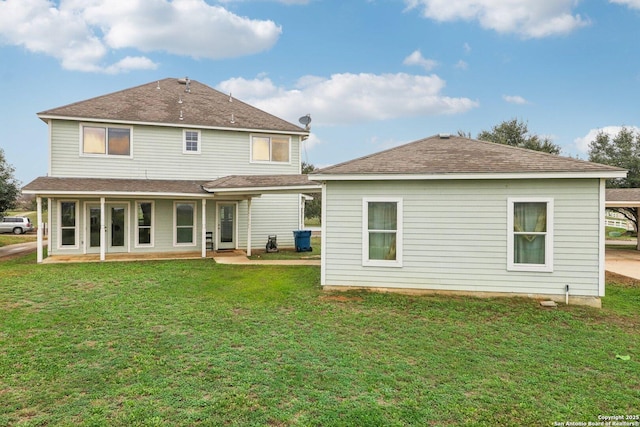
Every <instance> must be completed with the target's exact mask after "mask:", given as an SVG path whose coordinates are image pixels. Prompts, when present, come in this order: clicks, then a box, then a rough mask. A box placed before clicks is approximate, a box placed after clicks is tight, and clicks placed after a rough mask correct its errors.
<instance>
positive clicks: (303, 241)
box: [293, 230, 313, 252]
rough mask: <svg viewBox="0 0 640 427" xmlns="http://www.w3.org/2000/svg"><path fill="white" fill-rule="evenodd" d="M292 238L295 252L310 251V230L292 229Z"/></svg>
mask: <svg viewBox="0 0 640 427" xmlns="http://www.w3.org/2000/svg"><path fill="white" fill-rule="evenodd" d="M293 240H294V241H295V245H296V252H311V251H312V250H313V248H312V247H311V230H294V231H293Z"/></svg>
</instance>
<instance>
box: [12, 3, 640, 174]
mask: <svg viewBox="0 0 640 427" xmlns="http://www.w3.org/2000/svg"><path fill="white" fill-rule="evenodd" d="M639 41H640V0H599V1H598V0H587V1H578V0H404V1H403V0H395V1H392V0H349V1H321V0H221V1H214V0H206V1H205V0H173V1H169V0H128V1H126V2H123V1H121V0H60V1H50V0H0V93H1V94H2V98H3V100H2V102H0V147H2V149H3V150H4V151H5V155H6V157H7V160H8V162H9V163H10V164H11V165H13V166H14V167H15V169H16V171H15V176H16V178H17V179H19V180H20V181H22V183H23V184H27V183H28V182H29V181H31V180H32V179H34V178H35V177H37V176H44V175H46V174H47V171H48V134H47V126H46V125H45V124H44V123H43V122H42V121H40V120H39V119H38V118H37V117H36V114H37V113H38V112H40V111H43V110H46V109H50V108H54V107H58V106H62V105H66V104H69V103H72V102H76V101H81V100H85V99H89V98H91V97H94V96H99V95H102V94H106V93H110V92H113V91H117V90H122V89H126V88H128V87H132V86H136V85H139V84H144V83H148V82H152V81H155V80H158V79H161V78H165V77H185V76H188V77H189V78H191V79H194V80H198V81H200V82H202V83H205V84H207V85H209V86H212V87H214V88H217V89H219V90H222V91H223V92H231V93H232V94H233V96H234V97H237V98H239V99H242V100H243V101H246V102H249V103H251V104H253V105H255V106H257V107H259V108H262V109H264V110H266V111H268V112H270V113H273V114H275V115H277V116H280V117H282V118H284V119H287V120H289V121H291V122H293V123H297V121H298V118H299V117H300V116H303V115H305V114H307V113H309V114H311V117H312V119H313V121H312V123H311V131H312V135H311V138H309V140H308V141H307V142H306V143H305V147H304V154H303V159H304V160H305V161H307V162H309V163H312V164H314V165H316V166H328V165H331V164H334V163H338V162H341V161H345V160H349V159H352V158H355V157H359V156H362V155H366V154H369V153H373V152H376V151H379V150H382V149H386V148H389V147H392V146H395V145H399V144H402V143H406V142H410V141H414V140H417V139H420V138H423V137H427V136H431V135H433V134H437V133H456V132H457V131H459V130H461V131H464V132H470V133H471V135H472V136H473V137H475V136H476V135H477V134H478V133H479V132H480V131H482V130H489V129H491V128H492V127H493V126H495V125H497V124H499V123H501V122H502V121H505V120H509V119H512V118H518V119H520V120H523V121H526V122H528V125H529V129H530V131H532V132H533V133H536V134H538V135H541V136H547V137H549V138H551V139H552V140H553V141H554V142H555V143H556V144H559V145H560V146H561V147H562V149H563V154H564V155H571V156H577V157H581V158H586V157H587V147H588V142H589V141H590V140H591V139H592V138H593V137H594V136H595V134H596V133H597V132H598V131H599V130H604V131H606V132H611V133H616V132H617V130H618V129H619V127H620V126H628V127H634V128H635V127H637V126H640V115H639V108H638V105H640V43H639Z"/></svg>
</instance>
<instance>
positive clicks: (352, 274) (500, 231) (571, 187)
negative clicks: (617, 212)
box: [323, 179, 599, 296]
mask: <svg viewBox="0 0 640 427" xmlns="http://www.w3.org/2000/svg"><path fill="white" fill-rule="evenodd" d="M598 191H599V180H596V179H583V180H522V181H518V180H513V181H499V180H494V181H471V180H469V181H462V180H461V181H419V182H416V181H414V182H329V183H328V184H327V195H326V199H327V200H326V203H327V210H326V218H325V221H326V224H325V226H326V233H327V235H326V248H325V252H324V254H323V256H324V257H326V271H325V284H326V285H337V286H339V285H348V286H373V287H389V288H394V287H395V288H418V289H432V290H451V291H480V292H513V293H538V294H562V293H564V287H565V285H566V284H569V285H570V287H571V291H572V293H573V294H576V295H585V296H597V295H598V271H599V270H598V261H599V260H598V245H599V240H598V238H599V203H598V202H599V197H598V194H599V193H598ZM375 196H389V197H402V199H403V207H404V218H403V227H404V233H403V237H404V245H403V250H404V256H403V267H401V268H391V267H388V268H382V267H363V266H362V218H361V216H362V199H363V197H375ZM509 197H551V198H553V200H554V214H555V221H554V271H553V272H551V273H540V272H520V271H517V272H516V271H507V226H506V224H507V217H506V216H507V198H509Z"/></svg>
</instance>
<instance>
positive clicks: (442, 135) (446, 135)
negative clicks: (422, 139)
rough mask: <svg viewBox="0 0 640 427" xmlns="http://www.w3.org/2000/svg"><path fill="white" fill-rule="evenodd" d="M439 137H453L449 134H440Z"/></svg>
mask: <svg viewBox="0 0 640 427" xmlns="http://www.w3.org/2000/svg"><path fill="white" fill-rule="evenodd" d="M438 136H439V137H440V139H449V138H450V137H451V135H450V134H448V133H439V134H438Z"/></svg>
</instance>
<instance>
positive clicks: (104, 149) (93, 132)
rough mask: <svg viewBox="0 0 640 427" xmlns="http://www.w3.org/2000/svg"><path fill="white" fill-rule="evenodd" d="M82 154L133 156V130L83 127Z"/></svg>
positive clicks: (126, 128)
mask: <svg viewBox="0 0 640 427" xmlns="http://www.w3.org/2000/svg"><path fill="white" fill-rule="evenodd" d="M82 154H102V155H108V156H130V155H131V128H128V127H106V126H82Z"/></svg>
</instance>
